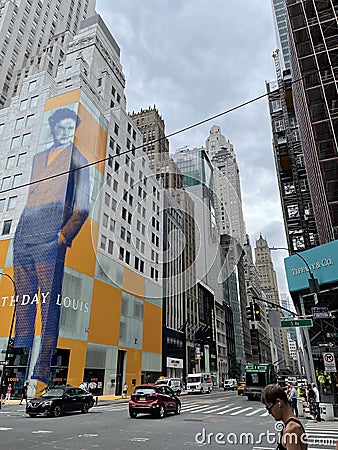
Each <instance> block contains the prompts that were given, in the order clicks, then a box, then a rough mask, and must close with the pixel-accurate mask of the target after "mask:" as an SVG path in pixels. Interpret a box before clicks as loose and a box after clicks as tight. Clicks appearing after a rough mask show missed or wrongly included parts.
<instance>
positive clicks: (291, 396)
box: [289, 386, 298, 417]
mask: <svg viewBox="0 0 338 450" xmlns="http://www.w3.org/2000/svg"><path fill="white" fill-rule="evenodd" d="M297 398H298V395H297V389H296V386H292V389H291V392H290V394H289V402H290V406H291V409H292V411H293V412H294V414H295V416H296V417H298V407H297Z"/></svg>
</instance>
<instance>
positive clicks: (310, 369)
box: [269, 247, 318, 382]
mask: <svg viewBox="0 0 338 450" xmlns="http://www.w3.org/2000/svg"><path fill="white" fill-rule="evenodd" d="M269 250H286V251H287V252H289V253H290V250H289V249H288V248H286V247H269ZM293 255H296V256H298V257H299V258H300V259H301V260H302V261H303V262H304V264H305V265H306V268H307V270H308V272H309V275H310V278H309V280H308V282H309V288H310V292H311V293H313V294H314V298H315V304H317V303H318V280H317V278H315V277H314V275H313V273H312V271H311V268H310V266H309V264H308V262H307V261H306V260H305V259H304V258H303V256H302V255H300V254H299V253H298V252H295V253H293V254H292V255H290V256H293ZM299 303H300V310H301V314H302V315H303V316H305V307H304V300H303V296H302V295H299ZM302 331H303V335H304V338H305V342H306V354H307V361H306V363H305V369H306V372H307V378H308V379H310V381H311V382H315V381H316V372H315V367H314V364H313V357H312V351H311V343H310V337H309V330H308V329H307V328H304V329H303V330H302Z"/></svg>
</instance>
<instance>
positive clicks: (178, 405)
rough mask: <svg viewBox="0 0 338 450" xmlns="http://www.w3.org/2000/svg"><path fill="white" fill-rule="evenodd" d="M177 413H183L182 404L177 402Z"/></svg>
mask: <svg viewBox="0 0 338 450" xmlns="http://www.w3.org/2000/svg"><path fill="white" fill-rule="evenodd" d="M175 414H176V415H177V416H178V415H180V414H181V405H180V403H177V406H176V409H175Z"/></svg>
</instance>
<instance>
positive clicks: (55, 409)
mask: <svg viewBox="0 0 338 450" xmlns="http://www.w3.org/2000/svg"><path fill="white" fill-rule="evenodd" d="M61 414H62V407H61V405H55V406H53V408H52V410H51V416H52V417H60V416H61Z"/></svg>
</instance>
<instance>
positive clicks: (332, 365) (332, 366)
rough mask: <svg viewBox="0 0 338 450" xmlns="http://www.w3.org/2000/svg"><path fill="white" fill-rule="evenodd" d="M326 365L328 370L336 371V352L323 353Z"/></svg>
mask: <svg viewBox="0 0 338 450" xmlns="http://www.w3.org/2000/svg"><path fill="white" fill-rule="evenodd" d="M323 359H324V367H325V371H326V372H336V371H337V369H336V360H335V357H334V353H323Z"/></svg>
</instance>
